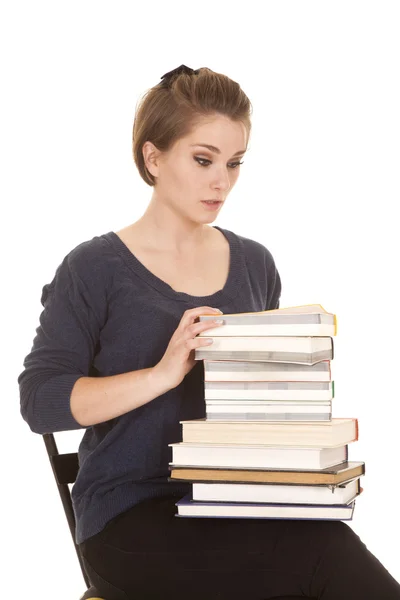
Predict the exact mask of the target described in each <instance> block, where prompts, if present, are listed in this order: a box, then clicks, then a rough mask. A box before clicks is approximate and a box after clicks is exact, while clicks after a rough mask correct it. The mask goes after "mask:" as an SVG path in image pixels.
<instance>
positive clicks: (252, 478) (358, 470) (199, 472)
mask: <svg viewBox="0 0 400 600" xmlns="http://www.w3.org/2000/svg"><path fill="white" fill-rule="evenodd" d="M170 470H171V472H170V477H169V479H171V480H176V479H178V480H180V481H192V482H194V481H198V482H200V483H207V482H209V481H214V482H217V483H218V482H220V483H227V482H231V483H257V484H262V483H264V484H270V485H273V484H285V485H293V486H294V485H329V486H331V487H333V488H334V487H336V486H338V485H340V484H342V483H346V482H347V481H350V480H351V479H354V478H355V477H361V476H362V475H365V463H364V462H354V461H352V462H347V461H346V462H343V463H340V464H335V465H332V466H329V467H326V468H323V469H308V470H307V469H295V468H293V467H291V468H287V469H249V468H247V469H238V468H236V469H235V468H219V467H215V468H207V467H178V466H175V467H174V466H173V467H170Z"/></svg>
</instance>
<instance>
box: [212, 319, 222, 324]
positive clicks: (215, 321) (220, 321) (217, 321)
mask: <svg viewBox="0 0 400 600" xmlns="http://www.w3.org/2000/svg"><path fill="white" fill-rule="evenodd" d="M214 323H224V320H223V319H214Z"/></svg>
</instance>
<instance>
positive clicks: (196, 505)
mask: <svg viewBox="0 0 400 600" xmlns="http://www.w3.org/2000/svg"><path fill="white" fill-rule="evenodd" d="M176 506H177V507H178V514H177V515H176V516H177V517H225V518H235V517H237V518H250V519H251V518H254V519H260V518H261V519H262V518H264V519H325V520H346V521H349V520H351V519H352V517H353V512H354V506H355V501H353V502H351V504H345V505H338V506H324V505H316V504H251V503H239V502H237V503H233V502H231V503H229V504H228V503H224V502H195V501H193V500H192V499H191V495H190V494H188V495H187V496H185V497H184V498H182V500H178V502H176Z"/></svg>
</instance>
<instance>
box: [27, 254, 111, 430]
mask: <svg viewBox="0 0 400 600" xmlns="http://www.w3.org/2000/svg"><path fill="white" fill-rule="evenodd" d="M74 256H75V259H74ZM77 263H78V261H77V260H76V255H74V254H73V253H70V254H69V255H67V256H66V257H65V258H64V260H63V262H62V263H61V265H60V266H59V267H58V268H57V271H56V274H55V276H54V278H53V280H52V282H51V283H49V284H46V285H45V286H44V287H43V290H42V296H41V304H42V305H43V307H44V310H43V311H42V313H41V315H40V325H39V327H38V328H37V329H36V336H35V338H34V340H33V346H32V349H31V352H30V353H29V354H28V355H27V356H26V357H25V359H24V363H23V364H24V370H23V372H22V373H21V374H20V375H19V377H18V384H19V390H20V410H21V414H22V417H23V418H24V419H25V421H26V422H27V423H28V425H29V427H30V428H31V430H32V431H33V432H35V433H40V434H43V433H55V432H57V431H69V430H73V429H84V427H83V426H82V425H81V424H80V423H78V422H77V421H76V420H75V419H74V417H73V416H72V413H71V409H70V396H71V392H72V388H73V387H74V385H75V382H76V381H77V380H78V379H80V378H81V377H84V376H88V375H89V370H90V366H91V363H92V361H93V357H94V355H95V351H96V346H97V343H98V339H99V334H100V319H99V315H98V314H96V312H97V311H96V310H95V306H94V303H93V300H92V297H91V296H90V295H89V292H88V288H87V286H86V284H85V283H84V281H83V279H82V278H81V277H80V275H79V274H78V271H79V268H78V264H77ZM81 270H82V269H81ZM87 277H88V278H89V279H90V271H89V272H88V273H87Z"/></svg>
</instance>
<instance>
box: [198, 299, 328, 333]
mask: <svg viewBox="0 0 400 600" xmlns="http://www.w3.org/2000/svg"><path fill="white" fill-rule="evenodd" d="M219 318H221V319H222V320H223V321H224V323H223V324H222V325H219V326H217V327H215V328H213V329H208V330H207V331H202V332H201V333H200V334H199V336H206V337H208V336H226V337H230V336H329V337H330V336H334V335H336V316H335V315H334V314H333V313H329V312H327V311H326V310H325V309H324V308H323V307H322V306H321V305H320V304H314V305H305V306H297V307H291V308H280V309H276V310H266V311H260V312H250V313H228V314H223V315H221V316H220V317H219ZM214 319H215V315H200V317H199V321H213V320H214Z"/></svg>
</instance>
